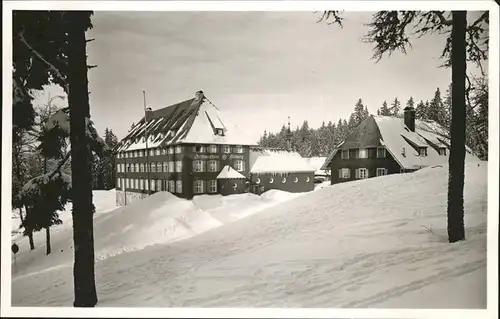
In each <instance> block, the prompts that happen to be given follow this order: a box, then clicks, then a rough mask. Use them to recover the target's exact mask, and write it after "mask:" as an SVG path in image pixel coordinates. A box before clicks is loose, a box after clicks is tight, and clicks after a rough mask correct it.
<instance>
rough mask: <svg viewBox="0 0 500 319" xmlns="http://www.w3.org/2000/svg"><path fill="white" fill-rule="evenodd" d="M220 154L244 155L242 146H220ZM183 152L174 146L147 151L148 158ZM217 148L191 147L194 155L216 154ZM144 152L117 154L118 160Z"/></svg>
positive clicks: (134, 156)
mask: <svg viewBox="0 0 500 319" xmlns="http://www.w3.org/2000/svg"><path fill="white" fill-rule="evenodd" d="M221 148H222V153H226V154H229V153H231V152H234V153H238V154H242V153H244V150H243V146H241V145H237V146H235V147H234V149H232V148H231V146H230V145H222V146H221ZM182 150H183V146H181V145H176V146H175V147H174V146H171V147H167V148H152V149H149V150H148V151H149V156H157V155H166V154H181V153H182ZM218 151H219V148H218V146H217V145H208V146H205V145H195V146H193V152H195V153H217V152H218ZM145 156H146V150H136V151H127V152H119V153H118V158H136V157H145Z"/></svg>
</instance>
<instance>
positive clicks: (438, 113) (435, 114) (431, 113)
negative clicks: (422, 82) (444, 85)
mask: <svg viewBox="0 0 500 319" xmlns="http://www.w3.org/2000/svg"><path fill="white" fill-rule="evenodd" d="M427 111H428V118H429V120H431V121H435V122H436V123H438V124H440V125H444V124H445V118H444V105H443V102H442V100H441V91H440V90H439V88H437V89H436V92H435V93H434V98H433V99H432V100H431V101H430V104H429V109H428V110H427Z"/></svg>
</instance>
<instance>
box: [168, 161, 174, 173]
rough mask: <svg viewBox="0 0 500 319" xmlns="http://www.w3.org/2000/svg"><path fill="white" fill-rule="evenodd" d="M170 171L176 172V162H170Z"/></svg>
mask: <svg viewBox="0 0 500 319" xmlns="http://www.w3.org/2000/svg"><path fill="white" fill-rule="evenodd" d="M168 171H169V172H170V173H173V172H175V166H174V161H170V162H168Z"/></svg>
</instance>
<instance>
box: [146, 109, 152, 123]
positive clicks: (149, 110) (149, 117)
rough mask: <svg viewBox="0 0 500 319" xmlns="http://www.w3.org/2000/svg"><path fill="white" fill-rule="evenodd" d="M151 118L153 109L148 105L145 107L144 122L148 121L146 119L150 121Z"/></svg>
mask: <svg viewBox="0 0 500 319" xmlns="http://www.w3.org/2000/svg"><path fill="white" fill-rule="evenodd" d="M152 118H153V109H152V108H150V107H148V108H147V109H146V118H145V120H146V122H148V121H151V119H152Z"/></svg>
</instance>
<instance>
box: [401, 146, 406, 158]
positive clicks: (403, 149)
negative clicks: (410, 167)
mask: <svg viewBox="0 0 500 319" xmlns="http://www.w3.org/2000/svg"><path fill="white" fill-rule="evenodd" d="M401 155H403V157H406V149H405V148H404V147H402V148H401Z"/></svg>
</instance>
